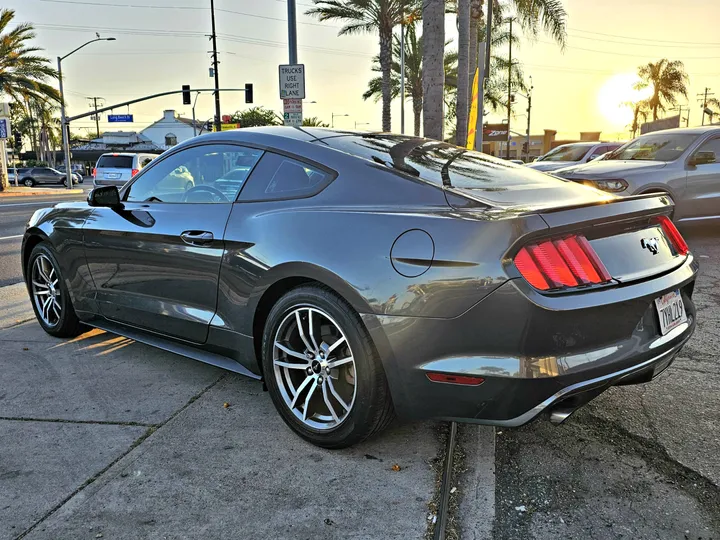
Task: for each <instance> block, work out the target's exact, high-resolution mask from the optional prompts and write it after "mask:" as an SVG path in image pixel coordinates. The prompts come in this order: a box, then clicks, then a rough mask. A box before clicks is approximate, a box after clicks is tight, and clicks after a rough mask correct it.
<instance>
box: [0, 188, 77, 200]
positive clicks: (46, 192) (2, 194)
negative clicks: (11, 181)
mask: <svg viewBox="0 0 720 540" xmlns="http://www.w3.org/2000/svg"><path fill="white" fill-rule="evenodd" d="M28 189H29V190H32V191H14V190H13V191H0V199H2V198H4V197H31V196H33V195H63V194H64V195H77V194H80V193H84V192H85V190H83V189H82V188H77V189H75V188H73V189H45V190H38V189H33V188H28Z"/></svg>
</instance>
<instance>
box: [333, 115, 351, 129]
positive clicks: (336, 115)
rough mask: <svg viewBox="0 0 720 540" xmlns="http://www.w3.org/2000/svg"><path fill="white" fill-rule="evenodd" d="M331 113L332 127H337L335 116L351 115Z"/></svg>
mask: <svg viewBox="0 0 720 540" xmlns="http://www.w3.org/2000/svg"><path fill="white" fill-rule="evenodd" d="M330 115H331V116H332V119H331V120H330V127H332V128H334V127H335V118H340V117H341V116H350V115H349V114H335V113H330Z"/></svg>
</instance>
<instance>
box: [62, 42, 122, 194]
mask: <svg viewBox="0 0 720 540" xmlns="http://www.w3.org/2000/svg"><path fill="white" fill-rule="evenodd" d="M95 35H96V36H97V38H95V39H91V40H90V41H88V42H87V43H83V44H82V45H80V46H79V47H78V48H77V49H74V50H72V51H70V52H69V53H67V54H66V55H65V56H58V58H57V64H58V81H59V82H60V128H61V130H62V142H63V153H64V154H65V178H66V179H67V187H68V189H72V185H73V181H72V167H71V165H70V123H69V122H68V121H67V120H66V118H67V116H65V92H63V77H62V61H63V60H65V59H66V58H67V57H68V56H70V55H71V54H75V53H76V52H78V51H79V50H80V49H82V48H83V47H85V46H86V45H90V44H91V43H95V42H96V41H115V38H114V37H109V38H101V37H100V34H95ZM99 135H100V134H98V136H99Z"/></svg>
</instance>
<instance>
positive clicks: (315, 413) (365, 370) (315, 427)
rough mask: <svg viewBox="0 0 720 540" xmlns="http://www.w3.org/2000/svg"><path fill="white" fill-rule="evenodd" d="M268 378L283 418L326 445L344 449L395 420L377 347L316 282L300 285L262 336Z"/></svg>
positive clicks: (281, 302) (349, 312)
mask: <svg viewBox="0 0 720 540" xmlns="http://www.w3.org/2000/svg"><path fill="white" fill-rule="evenodd" d="M262 352H263V357H262V362H263V373H264V376H265V381H266V384H267V387H268V391H269V392H270V396H271V398H272V400H273V403H274V405H275V407H276V408H277V410H278V412H279V413H280V415H281V417H282V419H283V420H284V421H285V423H286V424H287V425H288V426H289V427H290V428H291V429H292V430H293V431H295V432H296V433H297V434H298V435H300V436H301V437H302V438H303V439H305V440H307V441H309V442H311V443H313V444H315V445H317V446H321V447H324V448H345V447H348V446H351V445H353V444H356V443H358V442H360V441H362V440H364V439H366V438H367V437H369V436H370V435H372V434H374V433H376V432H377V431H380V430H382V429H383V428H385V427H386V426H387V425H388V424H389V423H390V421H392V419H393V418H394V412H393V406H392V400H391V398H390V390H389V388H388V384H387V380H386V378H385V372H384V370H383V367H382V363H381V361H380V358H379V355H378V353H377V351H376V350H375V346H374V344H373V342H372V340H371V338H370V335H369V334H368V332H367V330H366V329H365V327H364V325H363V323H362V321H361V320H360V317H359V316H358V314H357V313H356V312H355V311H354V310H353V309H352V307H351V306H349V305H348V304H347V303H346V302H345V301H344V300H343V299H342V298H340V297H338V296H337V295H336V294H335V293H334V292H332V291H330V290H329V289H327V288H325V287H322V286H319V285H312V286H302V287H299V288H297V289H293V290H292V291H290V292H288V293H287V294H286V295H285V296H283V297H282V298H281V299H280V300H279V301H278V302H277V304H275V306H274V307H273V309H272V310H271V312H270V314H269V316H268V319H267V322H266V325H265V332H264V334H263V346H262Z"/></svg>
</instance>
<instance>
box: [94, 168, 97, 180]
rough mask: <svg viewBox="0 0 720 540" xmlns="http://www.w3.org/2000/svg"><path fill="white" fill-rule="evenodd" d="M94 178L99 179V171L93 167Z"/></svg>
mask: <svg viewBox="0 0 720 540" xmlns="http://www.w3.org/2000/svg"><path fill="white" fill-rule="evenodd" d="M93 178H97V169H96V168H95V167H93Z"/></svg>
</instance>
